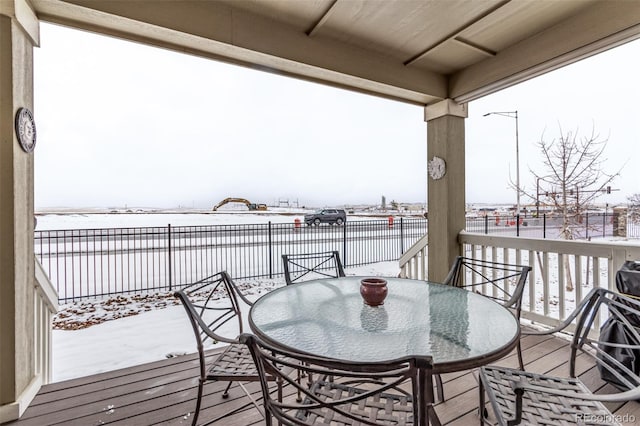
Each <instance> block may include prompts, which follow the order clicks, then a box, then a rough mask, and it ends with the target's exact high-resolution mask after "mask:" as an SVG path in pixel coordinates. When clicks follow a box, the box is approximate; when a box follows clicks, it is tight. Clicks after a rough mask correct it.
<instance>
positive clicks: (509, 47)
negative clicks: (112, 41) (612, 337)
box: [0, 0, 640, 424]
mask: <svg viewBox="0 0 640 426" xmlns="http://www.w3.org/2000/svg"><path fill="white" fill-rule="evenodd" d="M41 21H46V22H52V23H57V24H61V25H65V26H69V27H71V28H77V29H80V30H87V31H94V32H97V33H100V34H105V35H111V36H114V37H120V38H123V39H127V40H132V41H136V42H140V43H145V44H149V45H152V46H157V47H161V48H165V49H169V50H174V51H176V52H182V53H187V54H192V55H197V56H200V57H204V58H209V59H212V60H221V61H225V62H229V63H233V64H238V65H241V66H246V67H250V68H254V69H259V70H263V71H266V72H274V73H280V74H284V75H288V76H291V77H296V78H301V79H306V80H310V81H315V82H319V83H322V84H327V85H330V86H334V87H341V88H345V89H349V90H353V91H356V92H361V93H366V94H369V95H374V96H381V97H385V98H389V99H393V100H397V101H399V102H408V103H411V104H415V105H420V106H423V107H424V119H425V121H426V123H427V124H426V125H427V141H426V143H427V155H428V158H429V159H434V158H436V157H438V158H439V159H442V160H444V164H446V168H445V169H443V170H442V171H441V174H440V175H439V176H437V177H438V178H437V179H434V178H433V177H430V178H429V181H428V194H427V203H428V205H429V207H430V208H429V221H428V222H429V223H428V234H427V236H425V238H424V241H422V242H420V245H419V246H418V247H416V249H415V250H411V253H412V254H411V256H409V257H408V258H407V259H405V260H403V262H405V263H407V262H408V261H409V260H411V259H417V258H419V259H420V260H419V261H418V260H415V262H417V263H416V265H417V264H418V263H419V264H420V265H421V266H420V267H419V268H418V267H417V266H416V267H414V271H416V275H415V277H418V273H417V271H418V269H420V272H421V273H423V274H424V275H425V278H428V279H429V280H432V281H438V282H441V281H442V280H443V279H444V277H445V276H446V274H447V272H448V270H449V267H450V265H451V264H452V263H453V260H454V259H455V257H456V256H457V255H458V254H460V253H461V252H462V250H463V247H464V245H465V244H472V245H474V246H482V247H491V246H493V247H495V243H494V241H493V240H492V239H490V238H487V237H483V236H481V235H476V236H474V235H463V233H462V234H461V232H462V231H463V230H464V226H465V117H466V116H467V105H468V103H469V102H471V101H473V100H476V99H479V98H481V97H483V96H486V95H489V94H491V93H494V92H496V91H499V90H501V89H504V88H506V87H510V86H512V85H514V84H517V83H520V82H523V81H526V80H528V79H530V78H533V77H535V76H538V75H541V74H543V73H546V72H550V71H553V70H554V69H557V68H559V67H562V66H565V65H567V64H570V63H573V62H576V61H579V60H580V59H583V58H586V57H589V56H591V55H595V54H597V53H599V52H601V51H604V50H607V49H610V48H613V47H615V46H618V45H621V44H623V43H626V42H629V41H631V40H634V39H637V38H639V37H640V4H639V3H638V2H637V1H633V0H628V1H627V0H616V1H604V0H576V1H544V2H539V1H518V0H491V1H480V0H478V1H460V2H458V1H430V2H425V1H420V0H415V1H413V0H404V1H388V2H377V1H355V0H322V1H313V2H312V1H280V0H263V1H233V0H217V1H160V0H158V1H154V0H130V1H126V2H125V1H109V0H104V1H101V0H4V1H2V2H0V39H1V40H2V43H1V44H0V46H1V47H0V57H1V59H2V60H1V61H0V76H1V78H0V98H1V99H2V102H1V103H0V112H1V114H0V122H1V124H2V125H1V127H0V128H1V129H2V130H1V132H2V136H3V137H2V140H3V141H4V142H5V143H2V144H1V146H0V165H1V166H2V167H1V168H0V169H1V170H3V173H2V178H1V179H0V195H2V200H3V202H2V204H1V206H0V229H1V231H0V265H2V268H0V423H2V422H9V421H13V420H16V419H18V418H21V417H22V419H23V420H20V424H22V423H24V424H42V419H43V417H39V416H42V415H44V416H46V418H47V421H46V423H55V422H56V421H54V420H53V419H60V420H59V422H60V423H64V424H73V423H77V424H87V423H94V422H95V423H99V422H102V421H104V422H105V423H106V422H107V421H108V418H109V417H108V416H111V415H115V416H116V417H117V416H120V415H122V416H123V417H120V421H122V422H123V424H125V423H128V424H130V423H131V422H132V421H127V420H124V419H125V418H127V417H126V416H136V415H143V414H141V413H146V414H144V416H145V417H144V420H141V423H144V424H147V423H153V422H154V421H152V420H151V418H150V417H146V416H148V415H149V414H148V413H154V415H157V416H158V417H157V422H164V421H166V422H169V423H176V424H177V423H180V422H182V423H189V421H188V419H185V418H184V417H183V416H185V415H186V414H187V413H188V410H189V408H188V407H190V406H191V405H190V403H189V401H190V400H192V395H191V393H192V392H193V384H194V383H195V382H193V380H195V379H194V377H195V375H193V374H191V373H189V369H190V368H193V366H195V364H193V363H192V362H191V361H189V358H181V359H176V360H169V361H163V362H159V363H155V364H151V365H147V366H139V367H135V368H133V369H130V370H126V371H121V372H117V373H105V374H103V375H100V376H99V377H88V378H83V379H77V380H75V381H72V382H67V383H56V384H48V383H49V382H50V377H51V375H50V367H51V366H50V362H51V361H50V360H51V342H50V319H51V314H52V313H53V312H54V311H55V305H56V299H57V298H56V295H55V294H54V293H55V292H52V291H51V288H50V284H49V283H48V279H47V277H46V275H44V274H43V273H42V271H41V270H39V269H38V268H37V266H36V264H35V262H34V247H33V230H34V223H33V214H34V191H33V180H34V157H33V155H32V154H30V153H27V152H25V151H23V150H22V149H21V147H20V145H19V144H18V142H17V136H16V133H15V131H14V119H15V115H16V112H17V111H18V110H19V109H20V108H28V109H31V110H33V99H34V93H33V49H34V47H38V46H39V44H40V34H39V23H40V22H41ZM36 117H37V115H36ZM185 149H188V147H185ZM151 155H152V153H151ZM426 169H427V167H426V164H425V172H426ZM425 174H426V173H425ZM525 243H527V242H526V241H525V242H521V243H513V242H511V241H506V242H504V243H502V244H503V245H502V246H500V247H512V248H513V249H515V250H523V251H526V250H529V251H531V252H533V250H542V249H545V247H546V245H545V244H546V243H544V242H528V243H530V244H531V245H535V246H536V247H535V248H534V247H533V246H528V247H523V246H522V244H525ZM578 244H579V243H578ZM427 247H437V248H438V249H437V250H431V251H430V252H428V251H427V250H426V248H427ZM567 250H569V251H571V250H573V252H574V253H576V255H580V256H582V255H584V256H593V257H594V258H595V257H596V256H600V254H599V253H600V252H599V251H598V252H597V253H596V252H593V251H591V250H590V249H584V250H578V249H576V248H575V247H574V246H573V245H572V246H567V247H565V246H562V247H560V248H557V249H556V251H557V252H558V253H566V252H567ZM542 251H544V250H542ZM611 252H612V253H613V254H612V255H605V258H606V259H607V261H608V269H609V271H610V272H611V271H615V270H616V269H617V268H619V266H620V265H621V264H622V262H623V261H624V260H625V258H626V257H627V256H632V255H633V256H635V251H634V250H630V251H629V253H632V254H628V253H627V252H626V251H624V250H616V249H615V248H613V249H611ZM531 258H533V256H531ZM531 262H532V260H531ZM576 262H578V261H577V260H576ZM576 264H577V263H576ZM402 266H403V267H404V264H403V265H402ZM547 281H548V277H547ZM596 284H600V285H601V286H603V287H609V288H613V278H612V275H611V273H610V274H609V276H608V280H607V281H606V282H603V283H599V282H598V283H596ZM556 285H557V283H556ZM561 294H563V293H562V291H561ZM561 303H564V302H561ZM546 314H548V312H547V311H546V309H545V312H544V315H542V316H543V317H544V316H545V315H546ZM536 319H539V318H538V317H536ZM523 348H526V349H525V361H528V362H527V366H528V367H531V369H532V370H533V371H540V372H549V371H552V372H558V374H561V375H564V374H566V371H564V370H562V368H563V367H562V364H563V363H564V359H566V358H565V357H563V356H560V355H559V354H560V352H563V351H564V352H566V350H567V349H566V346H564V345H563V344H561V341H559V340H555V339H551V340H545V341H543V342H538V341H533V340H532V339H525V341H524V345H523ZM559 351H560V352H559ZM190 362H191V364H193V366H192V365H191V364H190ZM504 362H506V363H514V356H513V355H512V356H510V357H509V358H507V359H506V360H504ZM554 363H555V364H554ZM589 368H590V366H584V370H583V371H585V374H586V376H585V377H586V378H587V380H585V381H586V382H589V383H592V384H593V385H594V389H598V388H599V383H598V380H597V374H595V373H594V372H593V369H591V370H590V369H589ZM163 369H164V370H163ZM557 369H559V370H557ZM169 370H171V371H173V372H174V374H171V375H170V377H172V378H171V379H169V380H168V383H164V384H163V383H160V382H159V381H158V380H160V381H161V379H162V378H168V376H166V374H165V373H166V372H167V371H169ZM177 370H180V371H184V372H185V373H184V375H181V374H182V373H180V372H178V371H177ZM163 371H164V373H163ZM154 377H155V379H154ZM187 377H190V378H191V379H188V378H187ZM445 379H446V380H447V383H446V384H445V386H447V389H450V390H448V393H449V394H450V395H451V397H450V399H449V401H448V402H446V403H444V404H441V405H438V406H437V407H436V410H437V411H438V413H439V415H440V417H441V418H442V419H443V421H445V422H447V424H456V423H457V424H470V423H475V420H476V418H475V410H476V408H477V392H475V391H474V389H473V387H474V386H475V380H473V378H472V377H471V376H470V375H469V374H465V375H461V376H460V377H450V378H445ZM592 379H593V380H592ZM89 383H91V385H89ZM109 383H111V384H109ZM118 383H120V384H121V385H122V386H118ZM133 383H137V384H139V385H140V386H139V387H138V389H137V390H135V389H134V388H131V387H129V386H130V385H131V384H133ZM112 385H115V386H112ZM87 386H89V387H91V386H94V387H95V388H97V389H101V391H99V392H96V393H88V392H87V391H86V390H87V389H88V388H87ZM164 386H167V387H168V388H170V390H169V394H171V395H174V397H175V396H179V400H180V401H184V403H183V402H180V403H179V405H178V406H171V407H168V408H161V407H165V406H166V404H163V402H162V398H157V399H155V398H151V399H150V398H149V395H152V394H155V393H157V392H159V391H160V390H161V388H163V387H164ZM456 387H458V389H459V391H458V392H456V391H454V390H453V389H455V388H456ZM214 388H215V387H214ZM83 389H84V390H83ZM256 389H257V387H256ZM212 391H213V392H215V389H213V390H212ZM118 396H119V397H120V398H121V399H120V401H123V400H125V399H126V400H128V403H127V404H122V405H118V404H116V403H114V404H112V403H110V402H109V399H110V398H112V397H114V398H116V397H118ZM74 398H80V399H74ZM137 398H140V399H137ZM83 399H84V401H86V403H88V404H90V407H89V408H87V406H85V405H84V404H85V402H81V400H83ZM90 400H91V401H90ZM143 400H144V401H146V402H145V403H144V404H142V403H141V402H138V401H143ZM47 401H51V403H48V402H47ZM212 401H214V399H212ZM165 402H166V401H165ZM232 402H233V400H232V401H230V402H228V403H227V404H230V403H232ZM91 404H93V405H91ZM111 405H113V407H110V406H111ZM143 405H144V406H146V407H147V408H144V409H143V408H142V407H143ZM119 406H122V407H124V406H127V407H128V408H127V409H124V408H122V409H118V407H119ZM63 407H72V408H70V409H69V410H62V408H63ZM460 407H464V409H461V408H460ZM613 408H614V409H618V410H621V411H620V412H624V413H637V412H638V406H637V404H636V403H633V404H627V405H625V406H624V407H623V408H619V407H613ZM76 409H77V410H79V411H77V412H75V410H76ZM219 409H220V410H222V407H221V406H219V405H214V406H212V407H211V410H213V411H217V410H219ZM61 410H62V411H61ZM82 410H84V411H82ZM111 410H113V412H111ZM127 411H128V412H129V414H126V413H127ZM81 412H82V413H84V414H80V413H81ZM120 413H122V414H120ZM255 415H256V413H255V410H249V411H247V412H241V413H240V414H239V415H238V416H239V417H238V418H237V424H251V422H255V423H260V419H259V417H256V416H255ZM84 416H94V417H91V419H90V420H89V418H88V417H84ZM243 416H246V417H243ZM114 418H115V417H114ZM105 419H107V420H105ZM249 419H251V420H249ZM30 422H32V423H30Z"/></svg>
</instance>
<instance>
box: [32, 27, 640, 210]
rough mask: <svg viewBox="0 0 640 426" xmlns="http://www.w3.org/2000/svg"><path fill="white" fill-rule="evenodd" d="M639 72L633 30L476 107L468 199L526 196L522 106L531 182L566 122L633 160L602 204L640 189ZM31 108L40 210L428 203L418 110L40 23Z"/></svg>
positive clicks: (616, 155)
mask: <svg viewBox="0 0 640 426" xmlns="http://www.w3.org/2000/svg"><path fill="white" fill-rule="evenodd" d="M639 69H640V41H636V42H633V43H629V44H627V45H624V46H622V47H619V48H616V49H613V50H610V51H608V52H605V53H602V54H600V55H598V56H596V57H593V58H590V59H586V60H583V61H581V62H579V63H577V64H574V65H571V66H569V67H565V68H563V69H561V70H558V71H555V72H552V73H549V74H547V75H545V76H542V77H538V78H537V79H535V80H532V81H530V82H527V83H524V84H521V85H518V86H515V87H513V88H510V89H507V90H504V91H502V92H499V93H496V94H494V95H491V96H488V97H486V98H484V99H482V100H479V101H475V102H472V103H471V104H470V105H469V118H468V119H467V120H466V137H467V145H466V150H467V159H466V161H467V177H466V179H467V182H466V188H467V197H466V198H467V202H468V203H481V202H484V203H514V204H515V192H514V190H512V189H510V188H509V186H508V180H509V174H510V173H511V177H512V178H513V179H514V180H515V163H516V154H515V120H513V119H510V118H507V117H501V116H495V115H494V116H489V117H483V114H485V113H487V112H491V111H513V110H518V114H519V131H520V132H519V133H520V134H519V136H520V137H519V141H520V179H521V184H522V185H523V186H525V187H528V188H535V182H534V181H533V178H532V175H531V173H530V171H529V169H534V170H540V164H541V158H540V155H539V152H538V150H537V149H536V146H535V142H536V141H537V140H539V139H540V138H541V137H543V136H544V138H545V139H553V138H557V137H558V134H559V133H558V127H559V126H562V128H563V129H564V130H565V131H567V130H571V131H576V130H577V131H579V132H580V133H581V134H584V135H585V136H587V135H588V134H590V133H591V130H592V128H594V129H595V131H596V132H597V133H599V134H600V136H601V138H602V139H609V145H608V148H607V151H606V154H605V156H606V158H607V161H606V163H605V170H606V171H609V172H615V171H617V170H618V169H620V168H621V167H623V166H624V168H623V169H622V171H621V175H620V177H619V178H618V179H616V181H615V182H614V184H613V185H612V186H613V187H614V188H616V189H620V191H617V192H614V193H613V194H611V195H608V196H604V197H602V198H601V200H600V201H601V202H603V203H604V202H609V203H610V204H615V203H618V202H624V201H625V199H626V197H627V196H628V195H630V194H633V193H638V192H640V179H639V178H640V167H638V164H639V163H638V162H639V160H640V154H639V153H638V151H639V150H638V146H639V144H638V142H639V139H640V137H639V136H640V108H639V107H638V104H637V99H638V98H639V97H640V81H639V79H638V70H639ZM34 116H35V118H36V124H37V131H38V142H37V147H36V150H35V201H36V209H42V208H46V207H124V206H129V207H134V206H135V207H164V208H172V207H178V206H182V207H195V208H209V207H211V206H213V205H215V204H216V203H218V201H220V200H222V199H223V198H226V197H243V198H247V199H249V200H250V201H252V202H256V203H267V204H273V203H277V202H278V200H289V201H290V202H295V200H298V201H299V203H300V205H301V206H302V205H306V206H328V205H342V204H347V205H350V204H376V203H380V199H381V196H383V195H384V196H385V197H386V199H387V201H388V202H389V201H391V200H396V201H398V202H422V203H424V202H425V201H426V185H427V178H426V176H427V172H426V162H427V155H426V127H427V126H426V123H425V122H424V121H423V110H422V108H420V107H417V106H413V105H407V104H403V103H399V102H394V101H389V100H385V99H379V98H376V97H372V96H366V95H362V94H358V93H352V92H349V91H345V90H340V89H334V88H331V87H326V86H322V85H318V84H314V83H308V82H304V81H299V80H295V79H292V78H287V77H282V76H278V75H273V74H269V73H264V72H259V71H253V70H249V69H246V68H242V67H238V66H233V65H227V64H223V63H220V62H214V61H210V60H205V59H201V58H197V57H193V56H188V55H184V54H179V53H174V52H170V51H166V50H162V49H157V48H153V47H148V46H144V45H140V44H135V43H131V42H126V41H122V40H118V39H114V38H109V37H105V36H99V35H95V34H91V33H86V32H80V31H76V30H70V29H67V28H64V27H59V26H54V25H49V24H44V23H43V24H41V47H40V48H38V49H36V51H35V107H34ZM625 164H626V166H625ZM534 192H535V189H534ZM527 202H528V201H527V200H525V199H523V200H522V203H523V204H525V203H527Z"/></svg>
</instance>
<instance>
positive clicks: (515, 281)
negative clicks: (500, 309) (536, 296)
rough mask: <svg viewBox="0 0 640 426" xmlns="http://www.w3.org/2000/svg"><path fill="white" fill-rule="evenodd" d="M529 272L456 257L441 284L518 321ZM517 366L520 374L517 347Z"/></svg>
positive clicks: (439, 389)
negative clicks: (478, 296)
mask: <svg viewBox="0 0 640 426" xmlns="http://www.w3.org/2000/svg"><path fill="white" fill-rule="evenodd" d="M529 271H531V267H530V266H523V265H515V264H508V263H500V262H492V261H488V260H480V259H472V258H468V257H463V256H458V257H457V258H456V260H455V262H454V263H453V266H452V267H451V270H450V271H449V274H448V275H447V277H446V278H445V280H444V284H446V285H451V286H455V287H462V288H466V289H468V290H470V291H475V292H477V293H480V294H482V295H483V296H486V297H489V298H491V299H493V300H495V301H496V302H498V303H500V304H501V305H502V306H504V307H506V308H509V309H512V310H513V311H514V315H515V316H516V318H517V319H518V321H519V320H520V313H521V311H522V294H523V292H524V286H525V284H526V282H527V276H528V274H529ZM517 353H518V364H519V365H520V369H521V370H524V362H523V360H522V348H521V347H520V342H518V346H517ZM435 381H436V388H437V392H438V399H439V400H440V401H444V390H443V387H442V378H441V377H440V375H436V377H435Z"/></svg>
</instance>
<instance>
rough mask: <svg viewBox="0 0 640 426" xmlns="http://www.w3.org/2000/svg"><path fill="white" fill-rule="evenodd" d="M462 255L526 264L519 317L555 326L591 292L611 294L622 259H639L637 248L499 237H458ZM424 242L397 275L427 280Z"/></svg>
mask: <svg viewBox="0 0 640 426" xmlns="http://www.w3.org/2000/svg"><path fill="white" fill-rule="evenodd" d="M458 241H459V242H460V243H461V244H462V252H463V253H464V256H467V257H472V258H476V259H485V260H493V261H498V262H505V263H517V264H522V265H529V266H531V268H532V271H531V273H530V275H529V277H528V280H527V287H526V288H525V294H524V297H523V305H522V317H523V318H527V319H529V320H532V321H535V322H539V323H543V324H547V325H555V324H557V323H559V322H561V321H562V320H564V319H565V318H566V317H567V316H568V315H569V314H570V313H571V312H572V311H573V309H574V307H575V304H576V302H579V301H580V300H582V298H583V297H584V296H585V295H586V294H587V293H588V292H589V291H590V290H591V289H592V288H594V287H604V288H609V289H612V290H615V289H616V288H615V274H616V271H617V270H618V269H619V268H620V266H622V264H623V263H624V262H625V261H626V260H640V244H637V243H629V242H626V241H624V242H610V241H606V242H605V241H566V240H553V239H540V238H522V237H503V236H495V235H486V234H474V233H469V232H465V231H463V232H461V233H460V234H459V236H458ZM427 252H428V250H427V243H426V237H425V238H423V239H421V240H419V241H418V243H416V244H415V245H414V246H413V247H411V249H409V250H408V251H407V252H406V253H405V255H404V256H403V257H402V258H401V259H400V265H399V266H400V269H401V276H403V277H406V278H414V279H427V277H428V270H427V266H426V265H427V263H428V262H427ZM568 288H572V289H571V290H569V289H568Z"/></svg>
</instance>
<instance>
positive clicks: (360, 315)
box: [249, 277, 520, 373]
mask: <svg viewBox="0 0 640 426" xmlns="http://www.w3.org/2000/svg"><path fill="white" fill-rule="evenodd" d="M362 278H363V277H344V278H329V279H322V280H314V281H308V282H304V283H299V284H293V285H288V286H285V287H282V288H279V289H276V290H274V291H272V292H270V293H267V294H265V295H264V296H262V297H261V298H260V299H258V300H257V301H256V302H255V303H254V305H253V307H252V308H251V311H250V314H249V324H250V327H251V330H252V331H253V332H254V333H255V334H256V335H258V336H259V337H260V338H262V339H264V340H266V341H267V342H269V343H271V344H273V345H276V346H281V347H284V348H286V349H289V350H294V351H300V352H305V353H309V354H312V355H316V356H321V357H327V358H334V359H340V360H348V361H356V362H358V361H360V362H366V361H373V362H376V361H386V360H391V359H396V358H400V357H403V356H407V355H430V356H431V357H432V358H433V362H434V371H433V372H434V373H446V372H450V371H459V370H466V369H469V368H474V367H478V366H481V365H485V364H488V363H490V362H492V361H495V360H497V359H500V358H502V357H503V356H505V355H506V354H508V353H509V352H510V351H511V350H512V349H513V348H514V347H515V346H516V344H517V342H518V339H519V337H520V327H519V324H518V321H517V320H516V318H515V317H514V316H513V314H512V313H511V312H510V311H509V310H508V309H506V308H504V307H503V306H500V305H499V304H497V303H496V302H494V301H493V300H491V299H488V298H486V297H484V296H481V295H479V294H476V293H472V292H469V291H467V290H464V289H460V288H456V287H451V286H445V285H442V284H435V283H429V282H425V281H417V280H409V279H403V278H390V277H385V279H386V280H387V285H388V289H389V291H388V295H387V298H386V299H385V301H384V304H383V305H381V306H377V307H372V306H368V305H366V304H364V302H363V299H362V297H361V295H360V280H361V279H362Z"/></svg>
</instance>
